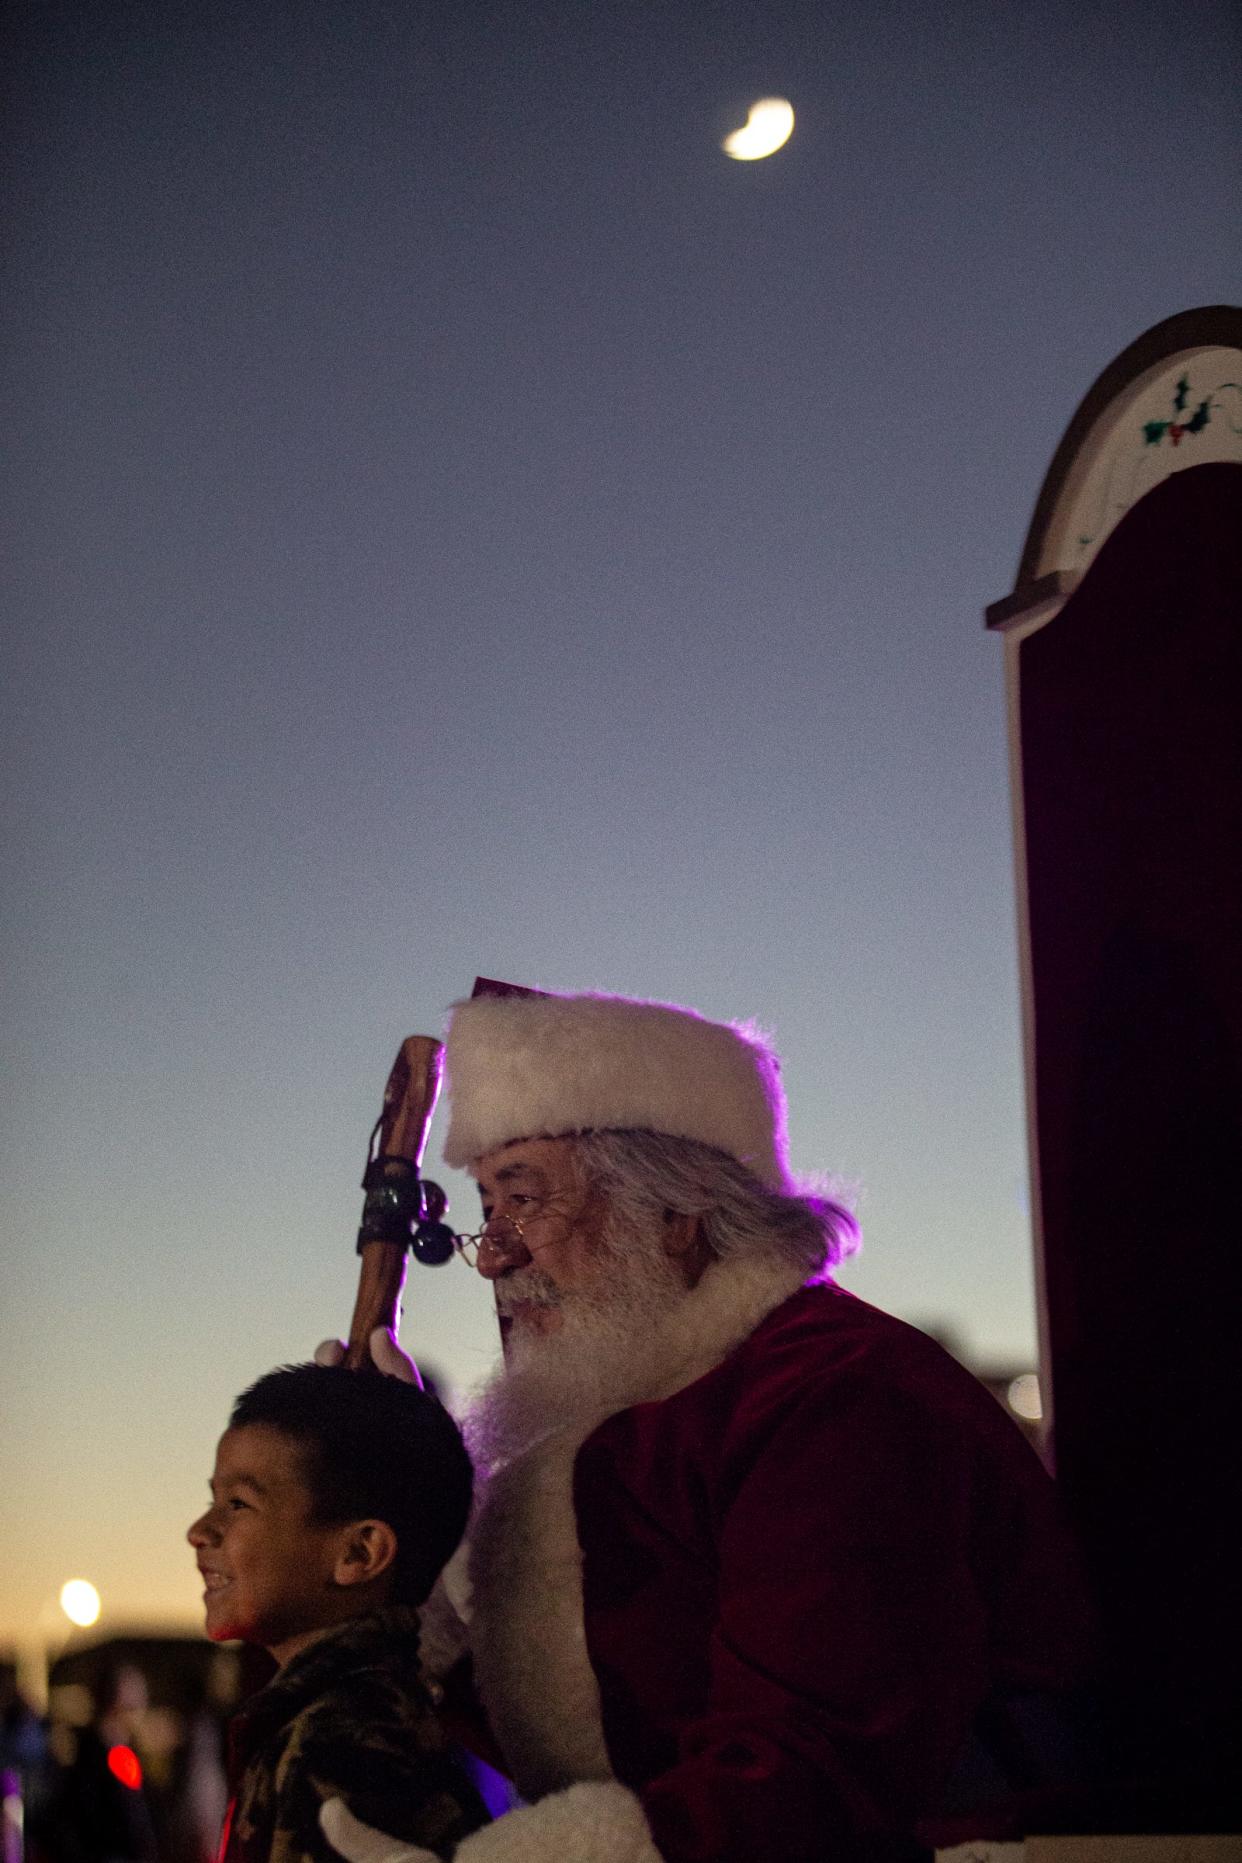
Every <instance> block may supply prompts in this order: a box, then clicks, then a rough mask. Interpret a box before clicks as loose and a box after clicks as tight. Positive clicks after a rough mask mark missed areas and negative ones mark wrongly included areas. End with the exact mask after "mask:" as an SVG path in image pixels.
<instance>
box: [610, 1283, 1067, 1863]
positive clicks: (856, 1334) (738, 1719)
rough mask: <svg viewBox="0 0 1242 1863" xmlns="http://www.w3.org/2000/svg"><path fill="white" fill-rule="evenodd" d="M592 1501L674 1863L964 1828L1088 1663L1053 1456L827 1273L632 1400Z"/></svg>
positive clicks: (1016, 1767) (636, 1726)
mask: <svg viewBox="0 0 1242 1863" xmlns="http://www.w3.org/2000/svg"><path fill="white" fill-rule="evenodd" d="M573 1500H574V1509H575V1514H576V1519H577V1528H578V1539H579V1542H580V1545H581V1549H582V1607H583V1618H584V1624H585V1632H586V1641H587V1650H588V1653H589V1656H590V1661H591V1666H592V1668H593V1670H594V1672H595V1677H596V1679H597V1681H598V1685H599V1696H600V1712H601V1718H602V1723H603V1732H604V1738H605V1741H606V1746H607V1753H608V1758H609V1761H610V1763H611V1766H612V1769H613V1772H614V1773H615V1775H616V1777H617V1778H618V1779H619V1780H620V1781H621V1782H623V1783H624V1784H626V1785H628V1786H630V1787H631V1788H633V1789H634V1790H635V1791H636V1792H637V1793H638V1794H639V1795H640V1797H641V1801H642V1805H643V1808H644V1810H645V1812H646V1815H647V1818H648V1820H649V1823H650V1826H651V1830H652V1832H653V1834H654V1837H655V1841H656V1845H657V1847H658V1849H659V1850H660V1852H661V1854H662V1855H663V1857H664V1858H665V1859H667V1863H700V1860H702V1863H706V1860H707V1859H711V1860H712V1863H733V1860H734V1859H736V1863H761V1860H762V1859H768V1858H770V1859H773V1860H774V1863H775V1860H776V1859H779V1863H801V1860H802V1859H806V1860H807V1863H812V1860H815V1863H819V1860H821V1859H824V1858H832V1859H844V1858H847V1857H853V1856H859V1857H862V1856H865V1855H879V1854H881V1853H883V1854H889V1853H888V1852H887V1850H882V1849H881V1848H876V1849H873V1848H872V1844H873V1843H877V1842H878V1844H879V1845H880V1846H883V1844H884V1840H885V1839H886V1838H889V1839H891V1838H893V1837H896V1836H897V1835H898V1834H906V1835H909V1834H912V1833H914V1832H915V1831H916V1830H919V1829H920V1828H921V1829H922V1830H923V1831H924V1833H925V1834H926V1835H928V1836H929V1837H934V1836H935V1835H937V1834H939V1835H941V1836H943V1837H944V1838H946V1840H947V1839H948V1838H950V1837H952V1836H953V1835H955V1833H954V1831H953V1830H952V1827H951V1825H949V1824H942V1826H941V1827H940V1830H939V1833H937V1828H936V1819H937V1815H938V1814H939V1813H940V1812H941V1810H942V1808H943V1806H944V1804H945V1799H946V1791H947V1789H948V1788H949V1782H950V1779H951V1776H952V1775H953V1774H954V1772H955V1770H957V1771H958V1772H959V1773H960V1772H961V1769H962V1765H963V1762H965V1761H966V1760H967V1759H968V1758H969V1756H971V1755H972V1754H973V1755H974V1758H975V1759H976V1760H978V1759H979V1758H980V1757H981V1756H983V1755H984V1753H985V1744H984V1743H981V1742H980V1740H979V1733H980V1730H981V1728H986V1727H987V1725H988V1723H989V1722H991V1723H993V1724H994V1725H995V1726H996V1727H1001V1726H1002V1725H1003V1724H1004V1722H1005V1717H1006V1714H1007V1712H1008V1709H1009V1707H1010V1706H1011V1705H1012V1704H1014V1703H1021V1702H1026V1703H1028V1704H1029V1703H1030V1702H1031V1701H1036V1702H1038V1701H1040V1700H1046V1699H1049V1698H1055V1697H1056V1696H1057V1695H1058V1694H1059V1693H1060V1692H1061V1691H1065V1690H1068V1689H1069V1688H1070V1687H1071V1686H1072V1685H1073V1684H1074V1682H1075V1680H1076V1679H1077V1678H1078V1676H1079V1674H1080V1672H1081V1667H1082V1657H1083V1649H1084V1639H1085V1614H1084V1612H1083V1610H1082V1608H1081V1605H1080V1603H1079V1598H1080V1593H1079V1587H1078V1581H1077V1575H1076V1570H1075V1565H1074V1561H1073V1558H1072V1555H1071V1552H1070V1549H1069V1547H1068V1544H1067V1541H1066V1538H1065V1535H1064V1532H1063V1529H1062V1527H1061V1524H1060V1521H1059V1518H1058V1515H1057V1510H1056V1505H1055V1497H1054V1493H1053V1489H1052V1484H1051V1482H1050V1481H1049V1479H1048V1477H1047V1475H1046V1474H1045V1472H1044V1470H1043V1468H1042V1467H1041V1466H1040V1464H1039V1461H1038V1459H1037V1457H1036V1456H1035V1455H1034V1453H1033V1451H1032V1450H1031V1449H1030V1447H1029V1446H1028V1445H1027V1443H1026V1442H1025V1441H1024V1440H1023V1438H1022V1437H1021V1435H1020V1433H1019V1431H1018V1430H1017V1429H1016V1428H1015V1427H1014V1425H1013V1423H1012V1422H1011V1421H1010V1420H1009V1419H1008V1418H1007V1417H1006V1416H1005V1415H1004V1413H1003V1412H1002V1410H1001V1409H1000V1407H999V1406H998V1405H997V1404H996V1403H995V1401H994V1400H993V1399H992V1397H991V1396H990V1395H989V1394H988V1393H987V1392H986V1391H984V1390H983V1388H982V1387H981V1386H980V1385H979V1384H978V1383H977V1382H976V1381H975V1379H973V1378H972V1377H971V1376H970V1375H969V1374H968V1373H967V1372H965V1371H964V1370H963V1369H962V1368H961V1367H960V1366H958V1365H957V1364H956V1363H955V1362H954V1361H953V1360H952V1359H951V1358H950V1357H949V1356H948V1355H947V1354H946V1353H945V1352H944V1351H942V1350H941V1348H940V1347H939V1346H937V1345H936V1344H935V1343H934V1342H933V1341H932V1340H930V1339H928V1338H926V1337H925V1336H924V1335H923V1334H921V1333H919V1332H917V1331H916V1330H914V1329H913V1328H912V1327H909V1326H906V1325H904V1324H903V1323H902V1322H901V1321H898V1320H895V1319H893V1318H891V1317H890V1316H889V1315H887V1314H884V1313H881V1312H879V1311H877V1310H876V1309H875V1308H873V1307H870V1306H868V1305H866V1304H865V1303H864V1302H863V1301H860V1300H858V1299H856V1298H854V1297H853V1296H851V1295H849V1294H847V1293H845V1292H844V1291H843V1290H841V1289H838V1288H835V1287H833V1286H831V1285H814V1286H808V1287H805V1288H802V1289H801V1290H800V1291H798V1292H797V1293H795V1294H794V1295H793V1296H792V1297H791V1298H789V1299H787V1300H785V1301H783V1302H782V1303H781V1304H780V1305H779V1306H777V1307H776V1308H775V1309H774V1310H773V1311H772V1312H770V1313H769V1314H768V1315H767V1317H766V1318H764V1319H763V1320H762V1321H761V1322H760V1324H759V1325H758V1326H757V1327H756V1329H755V1330H754V1331H753V1332H752V1333H751V1334H750V1335H749V1337H747V1338H745V1339H744V1340H743V1341H742V1343H741V1344H740V1345H738V1346H737V1347H736V1348H735V1349H734V1350H733V1351H732V1352H731V1353H730V1354H729V1355H728V1356H727V1357H726V1358H725V1359H724V1361H723V1362H722V1363H721V1364H719V1365H717V1366H716V1367H715V1369H714V1370H711V1371H709V1372H707V1373H706V1375H704V1376H702V1377H699V1378H698V1379H696V1380H695V1381H694V1382H693V1383H691V1384H689V1385H688V1386H687V1387H686V1388H684V1389H682V1390H681V1391H679V1392H677V1393H676V1394H675V1395H674V1396H671V1397H668V1398H666V1399H665V1400H664V1401H662V1402H658V1403H649V1404H639V1405H637V1406H635V1407H633V1408H631V1409H628V1410H625V1411H622V1412H620V1413H619V1414H617V1415H615V1416H612V1417H610V1418H609V1419H608V1420H607V1421H606V1422H604V1423H603V1424H602V1426H601V1427H599V1428H598V1429H596V1430H595V1432H594V1433H593V1434H592V1435H591V1436H590V1437H589V1438H588V1439H587V1440H586V1441H585V1443H584V1444H583V1445H582V1447H581V1448H580V1449H579V1451H578V1454H577V1458H576V1462H575V1465H574V1478H573ZM1017 1725H1018V1723H1017V1722H1016V1721H1014V1722H1012V1723H1011V1731H1012V1728H1013V1727H1016V1726H1017ZM995 1757H996V1756H995V1755H992V1756H991V1758H990V1759H989V1760H988V1764H991V1763H992V1760H993V1759H995ZM1009 1757H1010V1760H1011V1770H1010V1777H1009V1779H1008V1781H1007V1784H1008V1786H1009V1787H1010V1788H1013V1789H1015V1790H1017V1789H1020V1788H1021V1787H1023V1786H1027V1787H1029V1786H1030V1785H1031V1784H1033V1783H1034V1782H1035V1778H1034V1771H1033V1770H1028V1771H1027V1776H1026V1777H1025V1778H1024V1777H1022V1776H1021V1775H1022V1773H1023V1770H1024V1767H1025V1766H1026V1763H1027V1762H1026V1761H1025V1760H1020V1761H1017V1762H1014V1760H1013V1755H1012V1754H1011V1755H1010V1756H1009ZM1029 1759H1030V1756H1029V1755H1028V1756H1027V1760H1029ZM1001 1783H1002V1780H1001V1773H1000V1772H999V1771H997V1772H996V1773H995V1777H994V1779H993V1784H994V1785H1000V1784H1001Z"/></svg>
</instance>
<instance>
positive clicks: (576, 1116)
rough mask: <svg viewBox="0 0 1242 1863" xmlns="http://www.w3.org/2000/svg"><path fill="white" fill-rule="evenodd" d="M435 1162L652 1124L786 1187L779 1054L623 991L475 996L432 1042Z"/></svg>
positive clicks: (745, 1034) (749, 1030)
mask: <svg viewBox="0 0 1242 1863" xmlns="http://www.w3.org/2000/svg"><path fill="white" fill-rule="evenodd" d="M445 1068H446V1074H447V1080H448V1094H449V1107H450V1111H449V1130H448V1137H447V1138H446V1139H445V1142H444V1160H445V1163H446V1164H449V1165H453V1166H457V1167H460V1166H463V1165H468V1164H470V1163H471V1162H472V1161H473V1160H474V1159H476V1158H480V1157H482V1156H483V1155H484V1154H485V1153H487V1152H489V1151H494V1150H495V1149H496V1147H497V1146H498V1145H506V1144H508V1143H509V1142H510V1141H511V1140H513V1139H519V1138H558V1137H561V1136H564V1135H567V1134H569V1133H573V1132H590V1131H603V1130H630V1129H634V1128H639V1129H643V1130H646V1131H651V1132H666V1133H668V1134H670V1135H671V1136H672V1137H675V1138H688V1139H697V1140H698V1141H699V1142H700V1143H701V1144H704V1145H714V1146H715V1147H716V1148H717V1149H718V1150H720V1151H724V1152H727V1153H728V1154H729V1155H730V1157H733V1158H736V1159H737V1160H738V1162H739V1163H740V1164H744V1165H745V1166H746V1168H747V1169H748V1170H749V1171H751V1172H753V1174H754V1175H755V1176H756V1177H757V1178H758V1179H759V1180H760V1181H761V1182H762V1183H764V1184H767V1185H768V1186H769V1188H770V1189H773V1190H781V1191H786V1192H788V1191H790V1190H792V1189H793V1187H794V1186H793V1182H792V1179H791V1178H790V1175H789V1169H788V1162H787V1160H788V1141H787V1137H786V1126H785V1095H784V1092H783V1090H782V1087H781V1081H780V1062H779V1060H778V1059H777V1056H776V1054H775V1053H774V1051H773V1050H772V1048H771V1047H770V1046H769V1045H768V1043H767V1042H766V1041H765V1040H764V1038H763V1037H762V1036H761V1035H760V1034H759V1033H758V1032H757V1031H756V1030H755V1029H754V1028H753V1027H752V1026H751V1025H749V1024H734V1023H728V1022H709V1021H708V1020H707V1019H706V1017H704V1016H700V1015H697V1014H696V1013H695V1011H694V1010H692V1009H681V1008H678V1007H677V1006H676V1005H674V1004H672V1003H644V1002H636V1001H634V1000H632V999H631V998H629V997H625V996H476V997H472V998H471V999H470V1000H469V1001H467V1002H462V1003H457V1004H455V1005H454V1007H453V1010H452V1012H451V1018H450V1021H449V1029H448V1039H447V1042H446V1045H445Z"/></svg>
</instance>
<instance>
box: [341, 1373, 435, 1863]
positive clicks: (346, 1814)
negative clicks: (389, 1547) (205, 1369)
mask: <svg viewBox="0 0 1242 1863" xmlns="http://www.w3.org/2000/svg"><path fill="white" fill-rule="evenodd" d="M343 1356H344V1354H343V1353H342V1357H343ZM320 1362H321V1361H320V1360H319V1359H318V1357H316V1363H317V1364H318V1363H320ZM319 1828H320V1830H321V1831H322V1832H323V1834H324V1836H325V1837H326V1838H327V1840H328V1842H329V1843H330V1844H331V1845H332V1848H333V1849H334V1850H336V1851H338V1852H339V1853H340V1855H341V1856H343V1857H344V1858H345V1859H346V1863H440V1859H439V1857H437V1856H436V1854H435V1852H434V1850H420V1849H419V1848H418V1846H417V1844H407V1843H406V1842H405V1840H404V1839H403V1838H401V1837H390V1836H389V1835H388V1833H387V1832H386V1831H377V1830H376V1829H375V1828H374V1826H373V1825H370V1824H364V1823H363V1822H362V1819H361V1818H356V1817H355V1816H354V1814H353V1812H352V1811H351V1810H350V1809H349V1806H348V1805H347V1804H346V1803H345V1800H344V1799H343V1798H330V1799H328V1801H327V1803H326V1804H323V1805H321V1806H320V1807H319Z"/></svg>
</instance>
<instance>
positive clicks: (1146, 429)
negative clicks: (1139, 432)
mask: <svg viewBox="0 0 1242 1863" xmlns="http://www.w3.org/2000/svg"><path fill="white" fill-rule="evenodd" d="M1168 431H1169V422H1168V421H1167V420H1148V421H1144V422H1143V438H1144V440H1145V441H1146V442H1147V444H1148V446H1159V444H1160V442H1161V441H1162V440H1163V438H1164V436H1165V434H1166V433H1167V432H1168Z"/></svg>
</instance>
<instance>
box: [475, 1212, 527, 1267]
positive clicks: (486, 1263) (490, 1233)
mask: <svg viewBox="0 0 1242 1863" xmlns="http://www.w3.org/2000/svg"><path fill="white" fill-rule="evenodd" d="M530 1259H531V1253H530V1250H529V1249H528V1248H527V1246H526V1243H525V1241H524V1240H523V1238H522V1232H521V1230H520V1229H519V1228H518V1227H517V1224H516V1223H506V1222H498V1223H494V1224H493V1223H488V1224H487V1226H486V1227H485V1228H484V1230H483V1234H482V1236H481V1238H480V1240H479V1254H478V1260H477V1261H476V1263H475V1266H476V1267H477V1269H478V1271H479V1273H480V1274H481V1275H482V1276H483V1279H484V1280H485V1281H495V1280H497V1279H498V1278H499V1277H500V1276H501V1275H502V1274H504V1273H505V1272H506V1271H507V1270H508V1269H509V1268H525V1267H527V1266H528V1264H529V1262H530Z"/></svg>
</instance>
